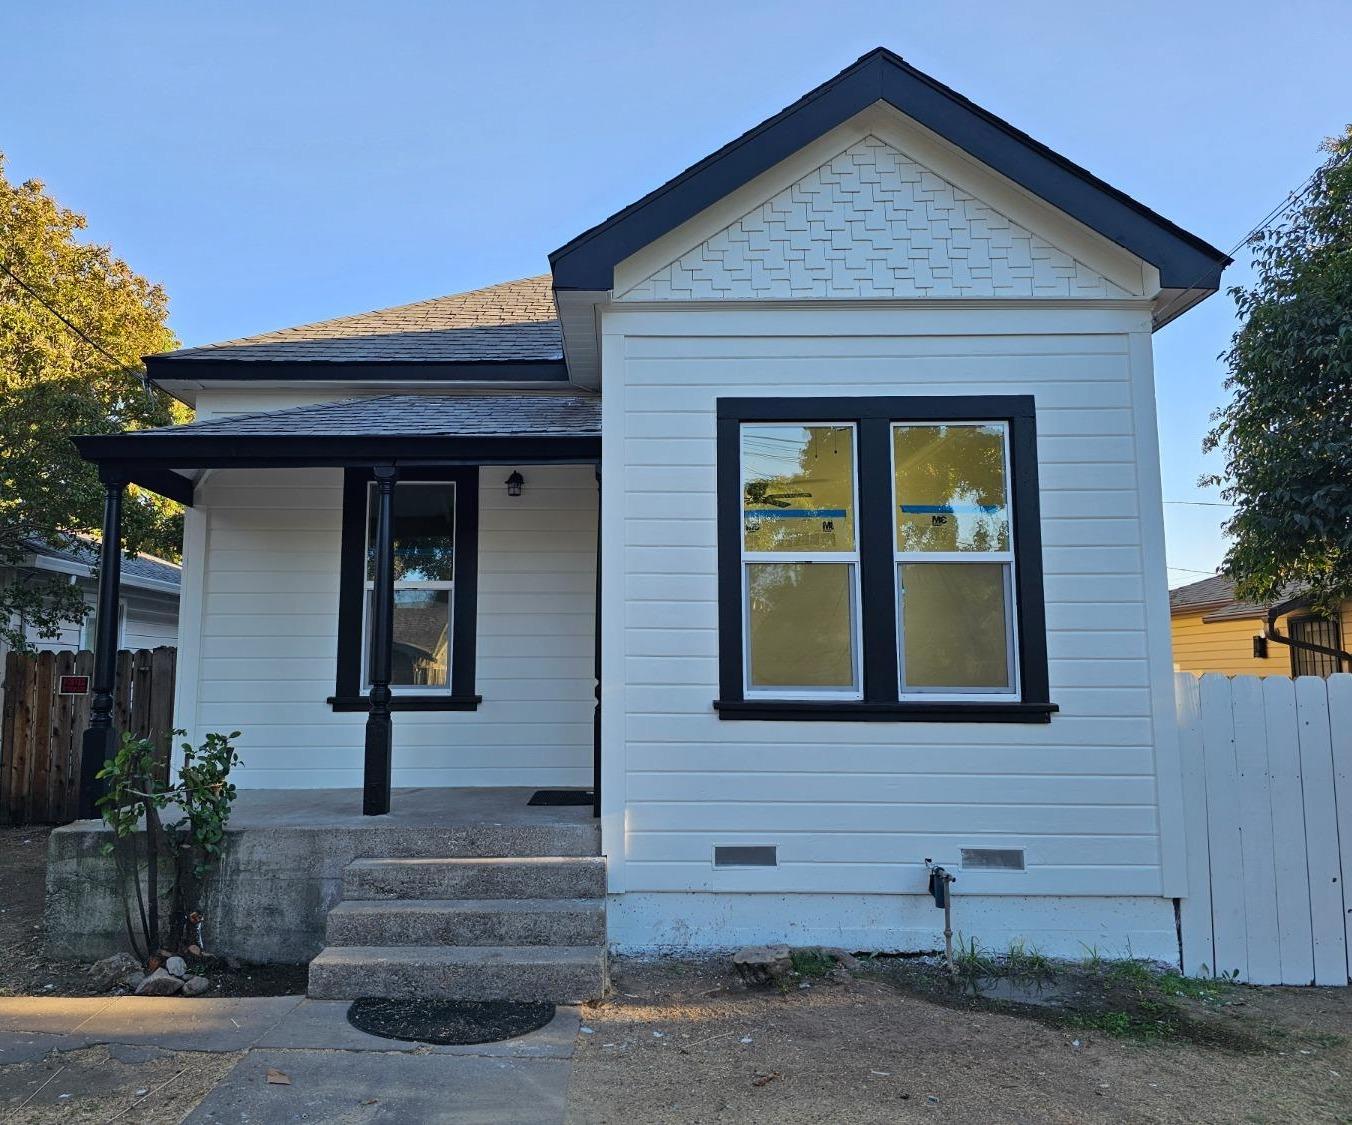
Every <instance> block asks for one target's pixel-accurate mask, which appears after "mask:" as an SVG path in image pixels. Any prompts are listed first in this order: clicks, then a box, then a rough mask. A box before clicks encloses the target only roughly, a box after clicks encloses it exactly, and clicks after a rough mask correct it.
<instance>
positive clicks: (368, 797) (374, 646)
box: [361, 465, 399, 816]
mask: <svg viewBox="0 0 1352 1125" xmlns="http://www.w3.org/2000/svg"><path fill="white" fill-rule="evenodd" d="M372 476H374V477H375V482H376V527H375V555H376V559H375V562H376V568H375V575H374V581H373V587H374V588H373V589H372V591H371V701H370V707H371V709H370V711H369V712H368V713H367V716H366V763H365V766H366V768H365V775H364V782H363V792H362V804H361V811H362V812H363V813H364V814H365V815H366V816H383V815H384V814H385V813H387V812H389V811H390V764H391V756H392V750H393V741H394V740H393V734H394V731H393V724H392V723H391V721H390V664H391V660H392V659H393V650H394V510H393V509H394V485H395V482H396V481H397V480H398V479H399V471H398V470H397V469H396V468H394V466H393V465H378V466H377V467H376V468H375V469H374V470H373V471H372Z"/></svg>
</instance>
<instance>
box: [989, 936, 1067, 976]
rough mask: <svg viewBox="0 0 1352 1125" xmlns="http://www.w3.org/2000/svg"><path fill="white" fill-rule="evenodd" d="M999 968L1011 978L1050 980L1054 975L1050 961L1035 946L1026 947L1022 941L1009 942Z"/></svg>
mask: <svg viewBox="0 0 1352 1125" xmlns="http://www.w3.org/2000/svg"><path fill="white" fill-rule="evenodd" d="M1001 967H1002V968H1003V969H1004V971H1005V973H1006V974H1008V975H1009V976H1012V977H1023V978H1030V979H1033V980H1050V979H1051V978H1052V977H1054V976H1055V975H1056V968H1055V966H1054V965H1053V964H1052V959H1051V958H1050V957H1048V956H1047V955H1046V954H1045V953H1043V952H1042V950H1040V949H1038V947H1037V946H1035V945H1032V946H1028V945H1025V944H1024V943H1023V942H1022V941H1012V942H1010V944H1009V952H1007V953H1006V954H1005V956H1004V961H1003V964H1002V966H1001Z"/></svg>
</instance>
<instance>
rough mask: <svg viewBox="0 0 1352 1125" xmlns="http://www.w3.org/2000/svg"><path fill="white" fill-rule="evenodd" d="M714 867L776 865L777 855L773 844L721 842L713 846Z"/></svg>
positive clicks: (777, 862)
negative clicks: (748, 844) (746, 844)
mask: <svg viewBox="0 0 1352 1125" xmlns="http://www.w3.org/2000/svg"><path fill="white" fill-rule="evenodd" d="M714 866H715V867H778V866H779V857H778V855H777V854H776V848H775V847H774V846H773V845H760V844H757V845H754V846H745V845H733V844H721V845H718V846H717V847H715V848H714Z"/></svg>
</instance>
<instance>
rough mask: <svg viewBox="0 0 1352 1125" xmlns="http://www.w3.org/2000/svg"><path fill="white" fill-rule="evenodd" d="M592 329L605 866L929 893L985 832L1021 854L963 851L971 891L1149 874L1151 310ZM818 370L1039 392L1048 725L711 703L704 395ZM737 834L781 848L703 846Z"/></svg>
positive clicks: (661, 311) (1109, 888)
mask: <svg viewBox="0 0 1352 1125" xmlns="http://www.w3.org/2000/svg"><path fill="white" fill-rule="evenodd" d="M603 329H604V344H603V349H604V350H603V357H604V358H603V362H604V364H605V368H604V390H605V439H604V441H605V451H604V456H605V461H606V481H607V484H606V495H605V499H604V505H605V513H604V521H605V529H604V541H605V548H604V556H603V573H604V575H605V588H606V604H607V605H617V606H618V605H622V606H623V610H622V612H617V613H614V614H612V616H611V617H610V619H609V620H608V623H607V625H606V630H605V637H604V641H605V647H604V660H605V665H604V673H603V699H604V702H605V704H606V709H605V711H604V723H605V727H604V732H603V753H604V760H605V766H604V770H605V773H604V786H605V788H604V790H603V793H604V798H605V804H606V807H605V810H604V812H603V824H604V827H605V832H606V850H607V853H608V854H609V855H610V858H611V865H612V880H611V889H612V890H613V891H625V892H628V891H665V892H677V891H770V892H800V893H822V894H826V893H841V892H855V893H861V894H862V893H888V892H896V891H911V892H918V891H921V890H923V887H924V868H923V860H924V858H925V857H927V856H931V857H933V858H934V859H935V860H936V862H945V863H951V864H953V865H954V866H956V865H957V860H958V851H959V849H960V848H961V847H964V846H990V847H1022V848H1024V849H1026V853H1027V864H1028V870H1027V872H1024V873H999V872H989V871H985V872H978V871H969V872H965V873H963V875H962V884H961V888H960V889H961V890H962V891H963V892H964V893H967V894H984V893H991V894H1030V893H1031V894H1059V895H1105V894H1108V895H1157V894H1160V893H1161V891H1162V888H1163V886H1164V880H1163V878H1162V870H1161V843H1160V834H1161V823H1160V822H1161V817H1160V811H1159V810H1160V805H1161V802H1160V800H1159V799H1158V798H1157V790H1158V789H1160V788H1161V787H1163V788H1164V789H1165V790H1166V791H1168V792H1171V793H1176V791H1177V785H1178V779H1177V774H1176V764H1175V763H1174V761H1173V759H1172V749H1171V747H1161V745H1160V739H1159V735H1158V733H1157V731H1156V720H1157V718H1158V716H1156V714H1155V711H1156V710H1157V708H1158V700H1159V699H1160V698H1161V696H1160V692H1159V687H1160V684H1161V683H1163V685H1164V690H1163V698H1164V699H1165V700H1166V701H1167V700H1168V699H1169V698H1170V697H1169V688H1168V677H1169V662H1168V622H1167V616H1164V617H1163V618H1161V617H1160V615H1159V614H1157V613H1153V612H1148V607H1149V606H1150V602H1151V597H1152V596H1153V595H1148V594H1147V590H1149V589H1152V588H1153V587H1152V585H1151V584H1152V583H1154V582H1155V580H1156V575H1155V574H1154V569H1155V568H1156V566H1158V567H1159V568H1162V566H1163V560H1162V557H1161V558H1159V559H1156V558H1155V555H1156V554H1157V553H1158V550H1159V548H1160V547H1162V539H1161V538H1160V536H1159V535H1158V534H1157V529H1155V528H1154V525H1155V524H1157V523H1159V522H1160V517H1159V511H1160V508H1159V503H1158V483H1157V480H1158V478H1157V476H1156V477H1154V478H1153V479H1154V481H1155V483H1154V485H1153V494H1151V495H1142V490H1144V489H1149V488H1151V487H1152V486H1151V483H1150V482H1151V479H1152V478H1151V477H1150V476H1149V475H1148V474H1143V473H1142V472H1141V471H1140V466H1139V464H1138V455H1139V453H1140V450H1141V449H1142V448H1143V443H1147V442H1148V444H1149V448H1150V449H1151V451H1152V453H1153V441H1154V438H1153V431H1152V432H1151V433H1150V434H1149V435H1143V434H1142V433H1140V432H1139V430H1138V425H1137V417H1138V413H1139V407H1138V406H1137V405H1136V404H1137V402H1138V400H1139V398H1140V396H1141V395H1142V394H1144V395H1146V396H1149V395H1150V394H1151V387H1150V370H1149V365H1148V362H1147V363H1145V364H1144V365H1143V367H1144V369H1143V370H1141V369H1139V368H1141V367H1142V364H1141V363H1140V360H1139V358H1134V357H1137V356H1139V351H1140V347H1139V344H1138V343H1137V341H1138V340H1140V339H1142V338H1143V339H1144V347H1145V353H1146V356H1147V359H1148V354H1149V337H1148V330H1149V326H1148V319H1147V317H1146V315H1145V314H1144V311H1143V310H1141V309H1129V308H1121V309H1115V310H1090V309H1065V308H1062V309H1054V308H1042V307H1038V306H1036V305H1034V304H1032V303H1031V302H1030V303H1029V305H1028V307H1027V308H1019V309H1014V308H1004V309H989V310H984V311H982V310H960V309H954V308H948V309H939V308H933V307H930V308H925V307H912V308H911V309H909V310H908V309H906V308H904V307H898V306H893V307H891V308H886V307H882V306H876V305H875V306H873V307H870V308H868V309H845V308H843V307H841V306H835V307H818V308H811V307H808V306H805V305H803V306H796V307H782V308H779V309H775V308H773V307H761V308H759V309H756V310H745V311H743V310H737V309H732V308H728V307H727V306H724V307H723V308H716V307H712V306H709V305H704V306H701V307H699V308H691V309H685V310H683V309H681V308H678V307H673V306H672V305H670V304H668V305H666V306H665V307H660V308H659V307H657V306H654V305H649V306H646V307H643V308H629V309H619V308H612V309H611V310H609V311H607V312H606V314H605V319H604V321H603ZM1142 382H1143V383H1144V387H1143V389H1142ZM814 394H829V395H878V394H896V395H907V394H914V395H963V394H966V395H988V394H1032V395H1034V396H1035V398H1036V401H1037V409H1038V416H1037V422H1038V443H1039V454H1040V467H1039V471H1040V475H1041V482H1042V533H1043V542H1044V563H1045V570H1046V580H1045V589H1046V609H1047V623H1048V658H1049V663H1050V676H1051V688H1052V699H1053V701H1054V702H1056V703H1057V704H1059V705H1060V708H1061V711H1060V713H1059V714H1058V715H1056V716H1054V717H1053V720H1052V722H1051V723H1050V724H1049V725H1046V726H1042V725H1004V724H991V725H983V724H919V723H829V722H803V723H797V722H728V721H720V720H719V719H718V718H717V716H716V714H715V712H714V711H713V710H712V707H711V703H712V701H713V700H714V699H715V698H716V697H717V694H718V667H717V665H718V661H717V656H718V636H717V628H716V626H717V604H716V585H717V571H716V547H715V523H716V521H715V403H716V400H717V399H718V398H719V397H720V396H731V395H750V396H757V395H764V396H776V395H814ZM1147 425H1148V426H1153V416H1148V417H1147ZM1152 536H1153V538H1154V540H1158V541H1159V542H1158V543H1152ZM1160 574H1161V577H1159V582H1158V584H1159V586H1160V589H1159V591H1158V598H1156V599H1155V600H1159V599H1160V598H1163V595H1164V587H1163V580H1162V569H1161V572H1160ZM1152 631H1153V632H1160V634H1161V635H1160V636H1159V637H1154V636H1153V635H1152ZM1169 706H1170V714H1169V715H1168V716H1166V718H1167V719H1168V721H1169V722H1172V711H1171V704H1169ZM1161 750H1163V753H1160V751H1161ZM739 843H747V844H752V843H755V844H776V845H778V848H779V861H780V863H779V867H778V868H774V869H759V870H757V869H742V870H736V869H725V870H715V869H714V868H713V866H712V862H711V860H712V851H713V847H714V845H715V844H739Z"/></svg>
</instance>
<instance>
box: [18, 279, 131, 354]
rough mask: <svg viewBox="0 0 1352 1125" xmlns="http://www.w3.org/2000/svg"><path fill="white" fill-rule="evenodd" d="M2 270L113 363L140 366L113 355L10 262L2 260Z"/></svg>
mask: <svg viewBox="0 0 1352 1125" xmlns="http://www.w3.org/2000/svg"><path fill="white" fill-rule="evenodd" d="M0 270H3V271H4V273H5V274H6V276H8V277H9V279H10V280H11V281H13V282H14V284H15V285H17V286H18V287H19V288H20V289H22V290H23V291H24V292H25V293H27V294H28V295H29V296H30V297H31V298H33V300H34V301H36V302H37V303H38V304H39V305H41V306H42V307H43V308H44V309H46V310H47V311H48V312H49V313H51V315H52V316H54V317H56V319H57V320H59V321H60V322H61V323H62V324H63V325H65V326H66V328H67V329H69V330H70V331H71V332H73V333H74V334H75V335H76V336H78V337H79V338H80V339H81V340H83V341H84V342H85V343H86V344H88V345H89V346H90V347H91V348H93V349H94V350H95V351H96V352H98V353H99V354H100V355H101V356H103V357H104V358H105V359H107V360H109V361H110V362H112V363H115V364H116V365H117V366H118V367H122V368H130V367H139V366H140V364H139V363H128V362H127V361H126V360H123V359H118V358H117V356H115V355H113V353H112V352H110V351H109V350H108V349H107V348H105V347H104V346H103V345H102V344H100V343H99V342H98V341H97V340H95V339H94V338H93V337H91V336H90V335H89V334H88V333H87V332H85V331H84V330H83V329H82V328H81V327H80V326H79V325H78V324H76V323H75V322H74V321H72V320H71V319H70V318H69V317H68V316H66V314H65V313H63V312H62V311H61V310H60V309H58V308H57V307H56V306H55V305H53V304H52V303H51V302H50V301H48V300H47V299H46V298H45V297H44V296H43V295H42V294H41V293H39V292H38V291H37V290H36V289H34V288H33V287H32V286H31V285H29V284H28V282H26V281H25V280H24V279H23V278H21V277H20V276H19V275H18V274H17V273H15V272H14V271H13V270H12V269H10V268H9V263H8V262H0Z"/></svg>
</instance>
